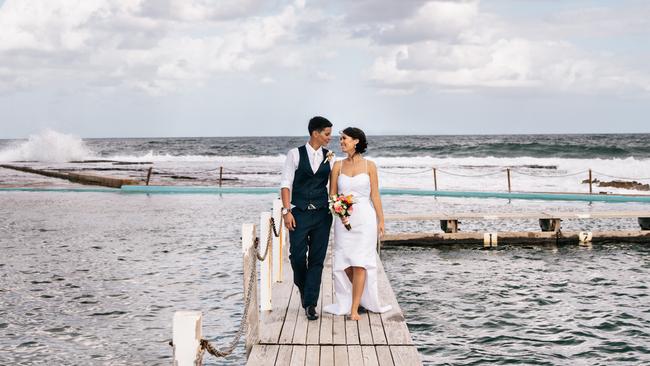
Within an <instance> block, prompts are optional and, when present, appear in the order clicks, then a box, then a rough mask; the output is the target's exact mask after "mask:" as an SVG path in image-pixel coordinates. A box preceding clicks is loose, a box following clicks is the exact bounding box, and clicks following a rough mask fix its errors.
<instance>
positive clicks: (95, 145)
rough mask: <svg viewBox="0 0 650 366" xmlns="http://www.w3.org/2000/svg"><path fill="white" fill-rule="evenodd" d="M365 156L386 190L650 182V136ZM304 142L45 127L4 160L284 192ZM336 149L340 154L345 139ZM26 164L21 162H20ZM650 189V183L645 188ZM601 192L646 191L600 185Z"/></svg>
mask: <svg viewBox="0 0 650 366" xmlns="http://www.w3.org/2000/svg"><path fill="white" fill-rule="evenodd" d="M368 139H369V148H368V152H367V154H366V156H367V157H368V158H369V159H372V160H374V161H375V162H376V163H377V165H378V167H379V176H380V185H381V186H383V187H404V188H426V189H430V188H433V186H434V179H433V168H436V169H437V171H436V176H437V184H438V189H441V190H484V191H506V190H507V189H508V180H507V173H506V169H507V168H509V169H510V170H511V186H512V190H513V191H548V192H588V190H589V187H588V185H587V184H586V183H584V181H585V180H586V179H588V177H589V173H588V170H589V169H591V170H592V177H593V179H594V180H598V181H601V182H609V181H614V180H623V181H637V182H638V183H641V184H649V183H650V144H648V143H647V141H648V140H649V139H650V135H643V134H634V135H506V136H369V137H368ZM305 142H306V138H305V137H197V138H132V139H125V138H117V139H80V138H77V137H74V136H70V135H65V134H61V133H57V132H54V131H45V132H43V133H41V134H39V135H35V136H30V138H29V139H27V140H0V163H14V164H22V165H28V166H32V167H37V168H47V169H55V170H62V171H67V170H82V171H87V172H91V173H98V174H105V175H111V176H119V177H126V178H132V179H136V180H141V181H143V180H144V179H145V178H146V175H147V170H148V168H149V167H152V168H153V170H152V171H153V175H152V178H151V179H152V180H151V184H164V185H167V184H174V185H176V184H182V185H215V184H218V180H219V175H220V172H221V173H222V178H223V179H224V180H223V181H222V183H223V184H225V185H236V186H277V185H278V184H279V181H280V172H281V169H282V164H283V162H284V154H285V153H286V152H287V151H288V150H289V149H290V148H292V147H296V146H299V145H301V144H304V143H305ZM330 148H331V149H332V150H333V151H334V152H335V153H337V158H342V154H341V152H340V151H339V146H338V142H337V140H336V138H335V139H333V141H332V143H331V144H330ZM16 162H18V163H16ZM24 185H33V186H53V185H54V186H61V185H66V183H65V182H63V181H59V180H56V179H51V178H41V177H37V176H33V175H30V174H24V173H17V172H12V171H9V170H6V169H1V170H0V187H3V186H4V187H9V186H24ZM647 189H650V187H647ZM594 191H595V192H608V193H628V194H635V193H643V191H638V190H632V189H622V188H612V187H600V186H599V185H598V183H596V184H594Z"/></svg>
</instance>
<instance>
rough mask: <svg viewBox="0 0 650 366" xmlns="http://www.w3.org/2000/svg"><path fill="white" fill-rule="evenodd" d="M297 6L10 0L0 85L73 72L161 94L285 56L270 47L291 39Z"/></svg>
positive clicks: (1, 40)
mask: <svg viewBox="0 0 650 366" xmlns="http://www.w3.org/2000/svg"><path fill="white" fill-rule="evenodd" d="M303 5H304V4H302V3H300V2H298V3H297V4H296V5H293V4H288V5H284V6H282V7H280V8H279V9H277V10H276V11H274V12H271V13H270V14H268V15H256V13H257V12H258V11H259V9H257V8H256V6H261V3H260V2H259V1H254V0H247V1H242V2H239V1H224V2H213V1H203V0H195V1H191V2H188V1H177V0H170V1H167V2H155V3H154V2H151V1H148V0H146V1H145V0H141V1H121V2H119V1H104V0H84V1H76V2H73V1H67V0H40V1H29V2H25V1H20V0H9V1H7V2H6V3H5V4H4V5H3V6H2V8H0V29H2V30H3V31H2V32H1V33H0V57H2V59H3V61H5V62H4V66H5V70H4V71H3V72H2V73H0V79H2V80H3V81H7V82H8V84H5V86H4V89H7V90H11V89H12V88H18V87H19V86H20V84H21V83H22V84H25V82H27V83H29V84H34V85H39V84H44V83H48V82H56V81H57V80H59V82H60V81H62V80H71V79H72V80H75V81H78V82H81V83H84V82H85V83H88V84H92V85H95V86H97V85H105V86H111V87H112V86H115V85H118V86H119V85H122V86H126V87H130V88H134V89H137V90H141V91H144V92H146V93H149V94H152V95H163V94H167V93H170V92H173V91H175V90H179V88H182V87H184V86H188V85H189V86H193V85H202V84H203V83H204V82H205V81H206V80H209V79H210V78H211V77H213V76H215V75H218V74H219V73H229V72H242V71H250V70H252V68H253V67H254V66H255V65H256V63H257V62H258V61H262V62H263V63H266V64H268V63H273V62H274V60H275V62H277V63H278V64H283V63H286V59H284V58H283V57H280V56H276V57H271V56H270V54H272V53H274V52H275V51H276V48H279V47H281V46H282V44H283V43H288V44H289V43H291V42H293V40H294V36H295V32H294V28H295V27H296V26H297V24H298V21H299V15H298V13H297V12H299V11H301V9H302V8H301V7H302V6H303ZM251 8H255V9H254V10H252V11H251V14H248V13H247V11H248V10H251ZM166 11H169V13H165V12H166ZM171 14H174V15H175V17H173V18H171V19H170V17H168V16H169V15H171ZM155 15H157V16H158V18H154V16H155ZM246 15H248V16H246ZM227 16H230V17H231V18H230V19H228V20H226V19H225V17H227ZM294 58H299V57H298V56H295V57H294ZM294 64H295V63H294ZM53 70H56V73H54V72H53ZM19 81H20V83H19Z"/></svg>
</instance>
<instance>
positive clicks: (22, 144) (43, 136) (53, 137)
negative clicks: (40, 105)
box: [0, 129, 94, 162]
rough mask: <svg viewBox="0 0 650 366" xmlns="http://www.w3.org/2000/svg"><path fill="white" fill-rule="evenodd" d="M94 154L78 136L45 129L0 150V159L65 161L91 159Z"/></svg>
mask: <svg viewBox="0 0 650 366" xmlns="http://www.w3.org/2000/svg"><path fill="white" fill-rule="evenodd" d="M93 157H94V154H93V153H92V151H91V150H90V149H88V147H87V146H86V144H85V143H84V142H83V140H82V139H81V138H80V137H77V136H74V135H68V134H64V133H60V132H57V131H53V130H50V129H46V130H44V131H42V132H40V133H39V134H37V135H30V136H29V138H28V139H27V140H26V141H24V140H23V141H17V142H15V143H14V144H12V145H10V146H9V147H7V148H5V149H3V150H2V151H0V161H3V162H12V161H39V162H67V161H72V160H84V159H91V158H93Z"/></svg>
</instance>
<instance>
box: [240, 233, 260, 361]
mask: <svg viewBox="0 0 650 366" xmlns="http://www.w3.org/2000/svg"><path fill="white" fill-rule="evenodd" d="M254 243H255V225H254V224H243V225H242V231H241V244H242V251H243V257H244V266H243V269H244V303H245V302H246V299H247V298H249V297H250V303H249V305H248V306H249V309H248V316H247V317H246V319H245V321H246V324H248V328H247V329H246V335H245V336H246V355H247V356H248V354H249V353H250V351H251V349H252V348H253V345H254V344H256V343H257V341H258V339H259V324H258V322H259V311H258V306H257V257H256V255H255V251H256V250H257V249H255V246H254V245H253V244H254ZM251 276H253V277H254V278H253V279H252V281H253V287H252V288H251V293H250V294H249V293H248V283H249V281H251Z"/></svg>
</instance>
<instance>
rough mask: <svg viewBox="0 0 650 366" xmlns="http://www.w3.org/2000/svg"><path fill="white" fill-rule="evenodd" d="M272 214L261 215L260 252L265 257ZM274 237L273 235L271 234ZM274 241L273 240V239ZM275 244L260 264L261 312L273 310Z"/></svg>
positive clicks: (264, 213)
mask: <svg viewBox="0 0 650 366" xmlns="http://www.w3.org/2000/svg"><path fill="white" fill-rule="evenodd" d="M270 221H271V213H270V212H268V211H265V212H262V214H261V215H260V241H259V243H260V244H259V248H258V250H259V252H260V254H262V255H264V251H265V250H266V246H267V240H268V234H269V230H270V229H271V222H270ZM271 237H273V233H271ZM271 240H273V239H271ZM272 247H273V244H271V248H269V249H268V253H267V254H266V258H264V260H263V261H261V262H260V310H261V311H267V310H271V309H272V306H271V287H272V286H273V276H272V275H273V270H272V268H271V263H272V261H271V259H272V258H273V248H272Z"/></svg>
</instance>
